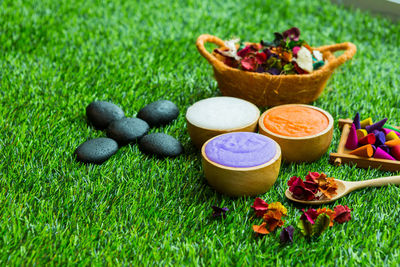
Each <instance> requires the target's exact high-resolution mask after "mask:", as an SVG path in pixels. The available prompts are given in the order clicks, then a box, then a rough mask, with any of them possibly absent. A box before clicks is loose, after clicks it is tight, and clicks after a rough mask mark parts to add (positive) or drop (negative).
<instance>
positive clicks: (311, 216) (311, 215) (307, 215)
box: [300, 209, 318, 224]
mask: <svg viewBox="0 0 400 267" xmlns="http://www.w3.org/2000/svg"><path fill="white" fill-rule="evenodd" d="M302 211H303V214H302V215H301V217H300V220H303V221H305V220H308V221H309V222H310V223H311V224H314V223H315V220H316V219H317V217H318V213H317V211H316V210H315V209H308V210H307V211H304V209H302Z"/></svg>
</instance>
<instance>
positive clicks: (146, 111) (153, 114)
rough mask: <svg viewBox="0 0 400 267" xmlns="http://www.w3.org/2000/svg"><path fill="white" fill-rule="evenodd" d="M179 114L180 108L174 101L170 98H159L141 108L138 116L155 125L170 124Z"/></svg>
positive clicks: (151, 125)
mask: <svg viewBox="0 0 400 267" xmlns="http://www.w3.org/2000/svg"><path fill="white" fill-rule="evenodd" d="M178 115H179V109H178V107H177V106H176V105H175V104H174V103H172V102H171V101H169V100H158V101H156V102H153V103H150V104H148V105H147V106H145V107H144V108H142V109H141V110H139V112H138V114H137V117H138V118H140V119H142V120H144V121H146V122H147V123H148V124H149V125H150V127H153V126H161V125H165V124H168V123H170V122H171V121H173V120H175V119H176V118H177V117H178Z"/></svg>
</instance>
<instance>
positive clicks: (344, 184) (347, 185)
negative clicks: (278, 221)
mask: <svg viewBox="0 0 400 267" xmlns="http://www.w3.org/2000/svg"><path fill="white" fill-rule="evenodd" d="M335 181H336V183H337V185H338V189H337V191H336V192H337V194H336V195H335V196H334V197H332V198H331V199H327V198H326V199H319V200H299V199H295V198H294V197H293V195H292V193H291V192H290V191H289V189H287V190H286V192H285V195H286V197H287V198H288V199H290V200H292V201H295V202H299V203H302V204H307V205H321V204H326V203H329V202H333V201H335V200H337V199H339V198H341V197H344V196H345V195H347V194H348V193H350V192H352V191H354V190H357V189H360V188H365V187H380V186H384V185H389V184H394V185H400V176H389V177H382V178H377V179H371V180H365V181H358V182H348V181H342V180H338V179H335Z"/></svg>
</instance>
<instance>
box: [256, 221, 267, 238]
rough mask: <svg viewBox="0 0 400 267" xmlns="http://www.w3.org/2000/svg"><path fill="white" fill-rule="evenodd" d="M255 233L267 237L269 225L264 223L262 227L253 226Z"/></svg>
mask: <svg viewBox="0 0 400 267" xmlns="http://www.w3.org/2000/svg"><path fill="white" fill-rule="evenodd" d="M253 231H254V232H255V233H256V234H261V235H266V234H269V231H268V229H267V223H265V222H263V223H262V224H261V225H253Z"/></svg>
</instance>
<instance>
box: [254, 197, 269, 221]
mask: <svg viewBox="0 0 400 267" xmlns="http://www.w3.org/2000/svg"><path fill="white" fill-rule="evenodd" d="M251 207H252V208H253V209H254V211H255V212H256V215H257V216H258V217H262V216H263V215H264V213H265V212H267V210H268V203H267V202H265V201H264V200H262V199H261V198H258V197H257V198H256V199H255V200H254V204H253V206H251Z"/></svg>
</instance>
